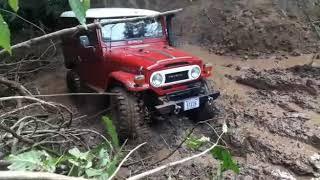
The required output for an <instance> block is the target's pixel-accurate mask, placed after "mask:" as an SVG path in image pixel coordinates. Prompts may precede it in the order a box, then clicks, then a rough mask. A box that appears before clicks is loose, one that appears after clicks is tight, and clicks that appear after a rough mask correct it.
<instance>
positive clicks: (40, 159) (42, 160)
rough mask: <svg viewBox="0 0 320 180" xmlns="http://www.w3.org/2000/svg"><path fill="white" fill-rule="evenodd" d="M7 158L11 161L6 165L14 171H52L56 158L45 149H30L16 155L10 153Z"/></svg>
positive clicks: (54, 167)
mask: <svg viewBox="0 0 320 180" xmlns="http://www.w3.org/2000/svg"><path fill="white" fill-rule="evenodd" d="M7 160H8V161H9V162H11V165H10V166H9V167H8V169H10V170H16V171H46V172H54V171H55V169H56V166H55V165H56V163H57V162H58V160H57V159H54V158H52V157H51V156H50V155H49V154H48V153H46V152H45V151H37V150H31V151H28V152H25V153H21V154H18V155H10V156H9V157H8V158H7Z"/></svg>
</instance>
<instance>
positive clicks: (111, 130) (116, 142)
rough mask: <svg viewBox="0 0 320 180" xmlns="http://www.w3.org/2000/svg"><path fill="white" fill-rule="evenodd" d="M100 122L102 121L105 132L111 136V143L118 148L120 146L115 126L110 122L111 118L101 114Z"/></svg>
mask: <svg viewBox="0 0 320 180" xmlns="http://www.w3.org/2000/svg"><path fill="white" fill-rule="evenodd" d="M102 122H103V123H104V125H105V127H106V129H107V133H108V134H109V135H110V137H111V141H112V144H113V145H114V146H115V148H116V149H119V148H120V145H119V144H120V143H119V137H118V134H117V130H116V127H115V126H114V125H113V123H112V120H111V119H110V118H108V117H106V116H103V117H102Z"/></svg>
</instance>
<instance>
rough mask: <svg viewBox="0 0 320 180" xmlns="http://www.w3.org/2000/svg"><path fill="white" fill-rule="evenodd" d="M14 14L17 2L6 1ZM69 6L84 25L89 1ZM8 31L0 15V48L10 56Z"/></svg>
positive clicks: (78, 0) (71, 2)
mask: <svg viewBox="0 0 320 180" xmlns="http://www.w3.org/2000/svg"><path fill="white" fill-rule="evenodd" d="M7 3H8V4H9V6H10V7H11V9H12V10H13V11H15V12H17V11H18V9H19V0H7ZM69 5H70V7H71V9H72V11H73V12H74V14H75V16H76V18H77V19H78V21H79V22H80V24H81V25H83V26H85V25H86V11H87V10H88V9H89V8H90V0H69ZM10 41H11V40H10V29H9V27H8V24H7V22H6V21H5V20H4V18H3V16H2V15H1V14H0V47H2V48H3V49H4V50H6V51H8V52H9V53H10V54H11V43H10Z"/></svg>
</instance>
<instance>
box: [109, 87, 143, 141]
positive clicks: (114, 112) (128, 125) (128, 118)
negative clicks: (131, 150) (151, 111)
mask: <svg viewBox="0 0 320 180" xmlns="http://www.w3.org/2000/svg"><path fill="white" fill-rule="evenodd" d="M111 92H112V93H117V94H118V95H112V96H111V97H110V107H111V117H112V120H113V122H114V124H115V126H116V128H117V132H118V135H119V137H120V139H121V140H122V141H124V140H125V139H128V138H129V139H135V138H137V137H139V136H141V134H142V133H143V132H144V129H145V128H144V127H145V123H144V115H143V113H142V111H141V108H140V105H139V103H138V98H137V97H136V96H134V95H132V94H130V93H129V92H127V91H126V90H125V89H124V88H122V87H114V88H112V89H111Z"/></svg>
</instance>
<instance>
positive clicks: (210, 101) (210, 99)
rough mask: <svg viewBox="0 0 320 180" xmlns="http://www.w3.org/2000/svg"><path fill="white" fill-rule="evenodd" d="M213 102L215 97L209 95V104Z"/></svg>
mask: <svg viewBox="0 0 320 180" xmlns="http://www.w3.org/2000/svg"><path fill="white" fill-rule="evenodd" d="M212 103H213V98H212V97H211V96H209V97H208V104H209V105H212Z"/></svg>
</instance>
